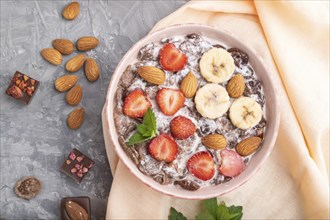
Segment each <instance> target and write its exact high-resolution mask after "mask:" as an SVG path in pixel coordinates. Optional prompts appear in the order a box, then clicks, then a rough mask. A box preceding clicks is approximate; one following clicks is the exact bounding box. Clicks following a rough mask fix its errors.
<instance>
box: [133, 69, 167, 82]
mask: <svg viewBox="0 0 330 220" xmlns="http://www.w3.org/2000/svg"><path fill="white" fill-rule="evenodd" d="M137 72H138V74H139V76H140V77H141V78H142V79H144V80H145V81H147V82H148V83H150V84H155V85H162V84H163V83H164V82H165V79H166V76H165V73H164V72H163V70H161V69H158V68H156V67H154V66H142V67H140V68H139V69H138V70H137Z"/></svg>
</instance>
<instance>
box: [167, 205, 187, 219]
mask: <svg viewBox="0 0 330 220" xmlns="http://www.w3.org/2000/svg"><path fill="white" fill-rule="evenodd" d="M168 220H187V218H186V217H185V216H184V215H183V214H182V213H181V212H178V211H177V210H176V209H175V208H173V207H171V208H170V215H169V216H168Z"/></svg>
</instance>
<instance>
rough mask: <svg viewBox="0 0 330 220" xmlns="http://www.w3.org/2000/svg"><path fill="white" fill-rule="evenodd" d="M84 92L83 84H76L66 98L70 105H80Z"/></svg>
mask: <svg viewBox="0 0 330 220" xmlns="http://www.w3.org/2000/svg"><path fill="white" fill-rule="evenodd" d="M82 94H83V89H82V87H81V85H76V86H75V87H73V88H72V89H70V91H69V92H68V93H67V94H66V97H65V100H66V102H67V103H68V104H69V105H78V104H79V102H80V100H81V98H82Z"/></svg>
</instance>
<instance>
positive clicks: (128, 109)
mask: <svg viewBox="0 0 330 220" xmlns="http://www.w3.org/2000/svg"><path fill="white" fill-rule="evenodd" d="M148 108H151V103H150V102H149V100H148V99H147V97H146V96H145V95H144V93H143V91H141V90H139V89H136V90H134V91H133V92H131V93H129V94H128V95H127V96H126V97H125V101H124V107H123V111H124V113H125V114H126V115H127V116H129V117H132V118H140V117H143V116H144V114H145V113H146V112H147V110H148Z"/></svg>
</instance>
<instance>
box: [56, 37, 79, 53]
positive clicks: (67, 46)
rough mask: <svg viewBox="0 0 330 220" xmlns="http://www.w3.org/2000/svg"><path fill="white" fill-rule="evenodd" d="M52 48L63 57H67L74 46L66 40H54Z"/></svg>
mask: <svg viewBox="0 0 330 220" xmlns="http://www.w3.org/2000/svg"><path fill="white" fill-rule="evenodd" d="M52 45H53V47H54V48H55V49H56V50H58V51H59V52H60V53H61V54H63V55H69V54H71V53H72V52H73V49H74V45H73V43H72V42H71V41H70V40H68V39H55V40H53V42H52Z"/></svg>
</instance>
